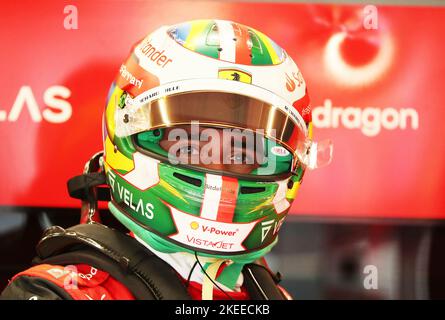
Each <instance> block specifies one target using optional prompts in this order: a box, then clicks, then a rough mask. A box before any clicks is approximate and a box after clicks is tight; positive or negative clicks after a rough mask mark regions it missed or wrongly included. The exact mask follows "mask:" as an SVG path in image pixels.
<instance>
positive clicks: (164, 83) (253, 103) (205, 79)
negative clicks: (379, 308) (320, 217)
mask: <svg viewBox="0 0 445 320" xmlns="http://www.w3.org/2000/svg"><path fill="white" fill-rule="evenodd" d="M175 129H177V130H176V131H175ZM181 130H182V131H181ZM181 132H183V133H184V135H185V145H184V144H183V145H181V143H184V142H181V137H182V136H181ZM215 132H216V133H221V132H224V135H225V134H226V133H227V134H234V135H235V137H231V138H230V139H229V144H230V145H232V146H233V141H235V140H237V139H238V138H237V137H241V138H240V141H242V142H241V147H242V148H241V149H246V145H248V144H249V143H248V142H249V141H250V142H254V145H255V148H253V149H255V150H254V152H253V153H252V150H250V151H248V152H251V153H252V154H254V155H253V158H255V159H256V160H259V159H260V158H261V161H258V163H255V164H253V165H252V164H251V165H250V166H244V167H243V170H238V169H237V168H240V167H239V162H238V163H235V164H234V163H231V164H228V165H222V166H221V165H220V166H215V165H213V166H212V165H207V166H206V165H202V163H204V162H205V160H208V158H212V157H213V156H215V155H216V154H217V153H218V152H217V150H216V151H215V150H213V151H212V152H210V153H206V154H207V156H208V157H207V158H206V157H204V158H205V159H202V158H201V160H202V161H197V162H193V161H191V163H190V161H189V162H187V161H182V160H184V159H181V155H183V154H184V153H183V152H184V150H185V152H189V153H190V154H191V155H192V156H193V152H194V149H193V148H192V144H191V142H190V137H192V138H193V137H198V138H199V139H200V138H202V136H203V135H206V137H207V140H208V136H209V135H210V136H212V135H213V134H215ZM178 138H179V139H178ZM199 139H198V140H199ZM243 139H244V140H243ZM217 140H218V138H215V140H214V137H213V136H212V141H217ZM238 140H239V139H238ZM199 141H202V140H199ZM221 141H226V140H221ZM224 143H226V142H223V144H224ZM198 144H199V146H201V142H199V143H198ZM235 144H236V142H235ZM166 146H168V148H167V147H166ZM173 147H174V148H175V149H174V150H175V151H172V150H173V149H172V148H173ZM104 148H105V156H104V163H105V170H106V176H107V182H108V184H109V185H110V188H111V192H112V200H111V202H110V203H109V207H110V210H111V212H112V213H113V214H114V215H115V216H116V217H117V219H118V220H119V221H121V222H122V223H123V224H124V225H125V226H127V228H129V229H130V230H131V231H132V232H133V233H134V234H135V236H136V237H138V238H139V239H142V240H143V241H145V242H146V243H149V244H150V245H152V246H153V243H158V244H162V245H164V246H166V247H170V248H172V247H173V248H176V250H183V251H186V252H198V253H199V254H201V255H204V256H205V255H210V256H212V255H218V256H237V255H243V254H250V253H255V252H256V253H264V252H267V251H268V250H269V249H270V248H271V246H272V245H273V244H274V243H275V242H276V240H277V234H278V230H279V229H280V226H281V224H282V223H283V221H284V219H285V217H286V214H287V212H288V211H289V209H290V207H291V203H292V201H293V200H294V198H295V196H296V194H297V190H298V188H299V186H300V184H301V180H302V177H303V173H304V171H305V169H306V168H308V167H309V168H315V167H318V166H320V165H323V164H325V163H327V162H329V161H330V157H331V154H332V149H331V145H330V144H317V143H314V142H313V141H312V123H311V108H310V104H309V97H308V94H307V89H306V83H305V81H304V79H303V77H302V75H301V72H300V71H299V69H298V67H297V66H296V64H295V63H294V62H293V60H292V59H291V58H290V57H289V56H288V55H287V54H286V52H285V51H284V50H283V49H282V48H281V47H279V46H278V45H277V44H276V43H275V42H274V41H272V40H271V39H270V38H269V37H267V36H266V35H264V34H263V33H261V32H259V31H257V30H255V29H252V28H250V27H247V26H244V25H241V24H238V23H234V22H230V21H223V20H196V21H190V22H185V23H181V24H178V25H174V26H164V27H161V28H159V29H158V30H156V31H154V32H153V33H151V34H149V35H148V36H147V37H145V38H144V39H143V40H142V41H140V42H138V43H137V44H136V45H135V46H134V47H133V49H132V51H131V53H130V55H129V57H128V59H127V60H126V61H125V63H124V64H122V65H121V67H120V70H119V73H118V75H117V78H116V80H115V81H114V82H113V84H112V87H111V89H110V93H109V96H108V102H107V106H106V110H105V114H104ZM192 149H193V150H192ZM204 149H205V148H204V147H203V148H202V150H201V153H199V152H198V153H197V154H199V155H200V156H202V151H204ZM247 149H248V147H247ZM251 149H252V148H251ZM258 150H261V156H259V155H258V154H259V153H258ZM207 152H208V150H207ZM243 152H244V153H243V154H242V155H241V157H237V155H235V156H234V155H233V154H232V153H229V156H228V157H227V159H230V160H231V161H232V160H233V161H237V160H240V161H241V162H242V161H244V160H246V159H245V158H246V157H247V156H246V154H245V151H243ZM216 158H217V159H222V158H224V157H222V158H221V157H220V155H218V156H217V157H216ZM240 158H241V159H240ZM224 159H225V158H224ZM224 159H223V160H224ZM188 160H190V157H189V158H188ZM237 165H238V166H237Z"/></svg>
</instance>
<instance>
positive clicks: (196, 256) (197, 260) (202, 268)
mask: <svg viewBox="0 0 445 320" xmlns="http://www.w3.org/2000/svg"><path fill="white" fill-rule="evenodd" d="M195 258H196V262H198V264H199V266H200V267H201V270H202V272H204V274H205V275H206V276H207V278H209V279H210V281H212V283H213V284H214V285H215V287H217V288H218V289H219V290H221V291H222V292H224V294H225V295H226V296H228V297H229V299H230V300H234V299H233V298H232V297H231V296H230V295H229V294H228V293H227V292H226V291H224V290H223V289H222V288H221V287H220V286H218V285H217V284H216V282H215V281H213V279H212V278H210V276H209V275H208V274H207V272H206V271H205V270H204V267H203V266H202V264H201V262H200V261H199V259H198V254H197V253H196V251H195Z"/></svg>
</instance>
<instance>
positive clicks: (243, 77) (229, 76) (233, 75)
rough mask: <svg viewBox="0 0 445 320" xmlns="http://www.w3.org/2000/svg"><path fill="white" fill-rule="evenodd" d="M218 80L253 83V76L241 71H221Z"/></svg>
mask: <svg viewBox="0 0 445 320" xmlns="http://www.w3.org/2000/svg"><path fill="white" fill-rule="evenodd" d="M218 78H219V79H225V80H232V81H240V82H244V83H252V75H251V74H250V73H248V72H245V71H242V70H239V69H219V71H218Z"/></svg>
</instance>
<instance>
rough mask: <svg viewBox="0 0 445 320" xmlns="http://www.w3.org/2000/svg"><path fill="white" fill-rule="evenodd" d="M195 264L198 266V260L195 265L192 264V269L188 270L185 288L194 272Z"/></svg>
mask: <svg viewBox="0 0 445 320" xmlns="http://www.w3.org/2000/svg"><path fill="white" fill-rule="evenodd" d="M197 264H198V260H196V261H195V263H194V264H193V266H192V269H191V270H190V273H189V275H188V277H187V282H186V287H187V288H188V287H189V285H190V278H191V277H192V273H193V270H195V267H196V265H197Z"/></svg>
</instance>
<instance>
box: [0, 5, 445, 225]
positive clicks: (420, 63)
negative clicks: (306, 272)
mask: <svg viewBox="0 0 445 320" xmlns="http://www.w3.org/2000/svg"><path fill="white" fill-rule="evenodd" d="M68 4H73V5H75V6H76V7H77V8H78V30H66V29H65V28H64V24H63V22H64V18H65V16H66V14H64V12H63V10H64V7H65V5H68ZM377 8H378V22H379V28H378V29H377V30H365V29H364V28H363V26H362V20H363V14H362V12H363V6H361V5H354V6H350V5H348V6H346V5H304V4H267V3H250V2H244V3H233V2H224V3H223V2H215V1H169V2H166V1H146V2H127V1H95V2H92V1H74V2H72V1H70V2H63V1H52V2H51V1H38V2H37V1H19V2H17V1H15V2H6V3H4V4H3V12H6V13H7V14H4V15H3V16H2V19H1V20H0V30H1V31H0V32H1V41H2V45H1V47H2V50H0V61H2V64H1V66H2V68H1V70H2V75H1V77H0V110H4V111H5V112H6V113H7V114H8V113H9V112H10V110H11V108H12V105H13V104H14V101H15V100H16V97H17V94H18V92H19V90H20V88H21V87H22V86H30V87H31V89H32V91H33V94H34V97H35V99H36V101H37V103H38V105H39V107H40V110H41V111H43V110H44V109H45V108H47V107H46V106H45V103H44V101H43V94H44V92H45V90H47V88H49V87H51V86H53V85H62V86H65V87H67V88H69V89H70V90H71V96H70V98H68V99H67V100H68V101H69V102H70V104H71V106H72V116H71V118H70V119H69V120H68V121H66V122H64V123H62V124H53V123H49V122H47V121H45V120H43V121H42V122H40V123H36V122H33V121H32V119H31V117H30V115H29V112H28V111H27V109H26V106H25V107H24V108H23V110H22V112H21V114H20V116H19V118H18V120H17V121H15V122H9V121H7V120H4V121H0V137H1V151H0V164H1V166H0V177H1V178H0V179H1V183H0V205H4V206H51V207H65V206H69V207H74V206H78V205H79V203H78V201H76V200H73V199H70V198H69V197H68V194H67V191H66V181H67V179H68V178H70V177H71V176H74V175H77V174H79V173H80V172H81V171H82V169H83V166H84V163H85V162H86V161H87V160H88V159H89V157H90V156H91V155H92V154H93V153H95V152H96V151H98V150H100V149H101V148H102V141H101V136H102V134H101V115H102V112H103V109H104V104H105V100H106V95H107V93H108V88H109V86H110V84H111V82H112V80H113V78H114V76H115V74H116V73H117V72H118V68H119V66H120V64H121V62H122V61H123V60H124V59H125V57H126V55H127V54H128V52H129V50H130V47H131V46H132V44H133V43H134V42H136V41H137V40H139V39H141V38H142V37H143V36H144V35H146V34H147V33H148V32H150V31H152V30H154V29H156V28H157V27H159V26H160V25H164V24H174V23H178V22H181V21H186V20H191V19H200V18H218V19H228V20H234V21H237V22H240V23H243V24H246V25H249V26H251V27H254V28H256V29H258V30H261V31H262V32H264V33H265V34H267V35H269V36H270V37H271V38H272V39H274V40H275V41H276V42H277V43H278V44H279V45H281V46H282V47H284V48H285V49H286V51H287V52H288V53H289V54H290V55H291V56H292V57H293V58H294V60H295V61H296V62H297V64H298V65H299V67H300V69H301V70H302V72H303V75H304V77H305V79H306V81H307V83H308V86H309V92H310V94H311V98H312V102H313V103H312V104H313V107H316V106H319V105H322V104H323V101H324V100H325V99H331V100H332V101H333V104H334V106H336V105H337V106H342V107H348V106H355V107H360V108H365V107H376V108H381V109H383V108H388V107H392V108H395V109H400V108H414V109H416V110H417V112H418V115H419V128H418V129H417V130H413V129H411V128H410V126H408V129H406V130H400V129H396V130H383V129H382V131H381V132H380V133H379V134H378V135H377V136H375V137H368V136H365V135H363V133H362V132H361V131H360V130H358V129H354V130H351V129H346V128H344V127H339V128H329V129H321V128H318V129H317V128H315V138H316V139H324V138H328V137H329V138H332V139H333V140H334V144H335V150H334V160H333V163H332V164H331V165H330V166H328V167H326V168H322V169H319V170H317V171H312V172H307V173H306V175H305V179H304V183H303V185H302V188H301V189H300V193H299V196H298V197H297V200H296V201H295V203H294V205H293V207H292V213H294V214H299V215H317V216H345V217H346V216H350V217H395V218H400V217H406V218H445V201H444V199H443V196H442V193H443V191H444V190H445V179H444V178H445V144H444V142H443V140H442V139H443V137H444V136H445V129H444V125H443V120H442V119H443V116H444V112H443V103H444V102H445V90H444V80H445V76H444V73H445V59H444V58H443V54H444V52H445V50H444V49H445V45H444V41H443V39H445V9H442V8H432V7H431V8H428V7H400V6H378V7H377ZM338 32H345V33H346V34H348V36H349V37H348V42H345V43H344V44H343V46H342V47H341V55H342V57H343V58H344V60H345V61H346V62H347V63H349V64H350V65H355V66H357V65H366V64H367V63H370V61H372V59H373V58H374V57H375V56H376V55H377V54H378V52H379V50H381V47H380V43H381V39H382V37H384V36H385V35H387V36H389V38H390V39H392V43H393V46H394V54H393V58H392V60H391V63H390V65H389V66H388V67H387V69H386V71H385V73H384V74H383V75H382V76H381V77H380V78H379V79H377V80H376V81H374V82H371V83H366V84H364V85H361V86H348V85H344V84H340V83H339V82H338V81H337V79H335V77H333V76H332V75H330V74H329V73H328V72H327V70H326V64H324V63H323V50H324V48H325V46H326V43H327V41H328V40H329V39H330V38H331V37H332V36H333V35H334V34H336V33H338Z"/></svg>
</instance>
